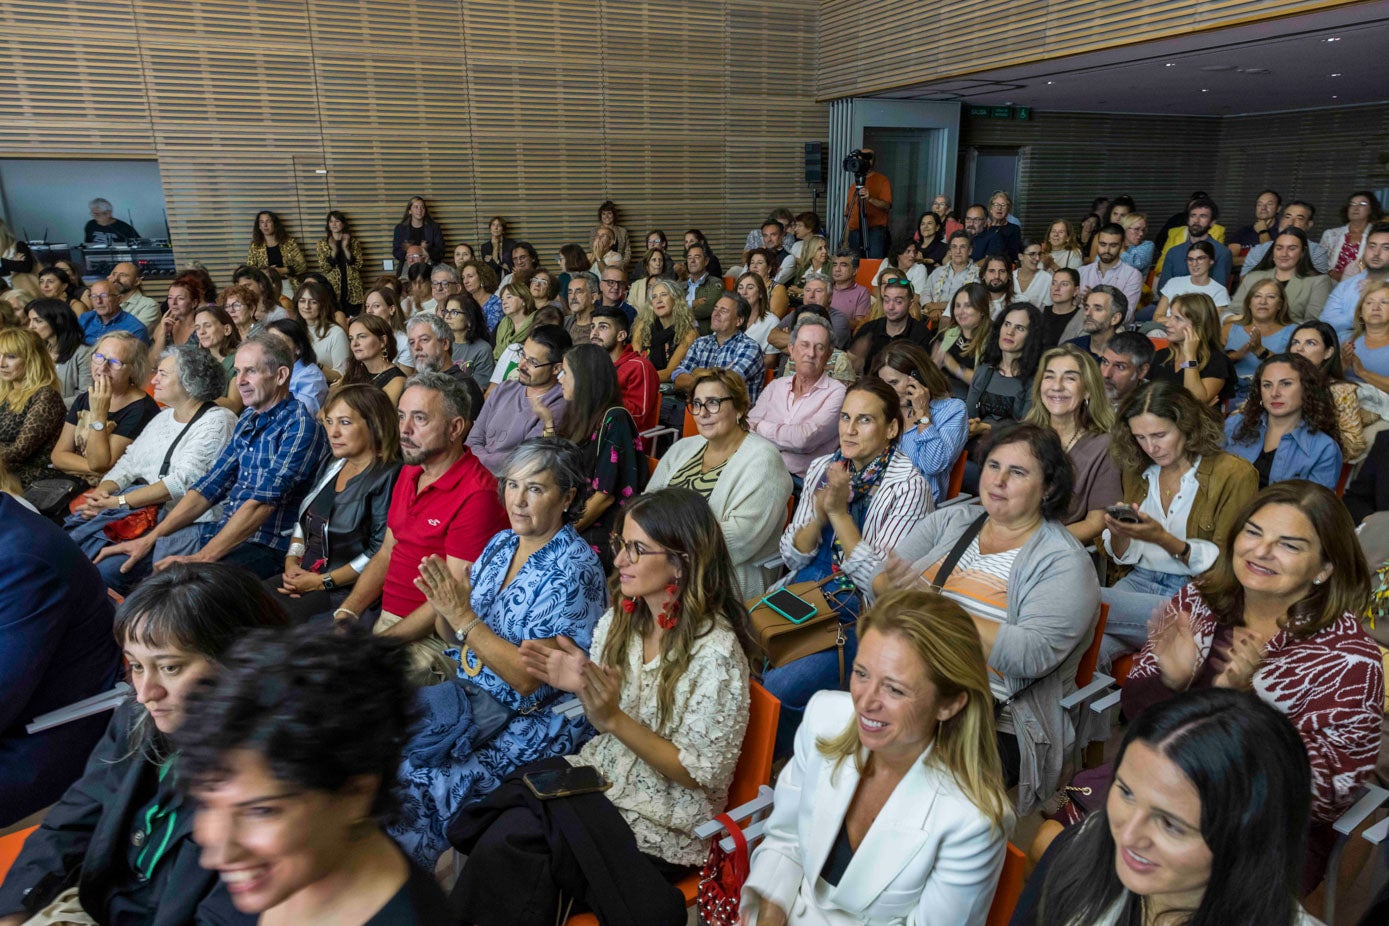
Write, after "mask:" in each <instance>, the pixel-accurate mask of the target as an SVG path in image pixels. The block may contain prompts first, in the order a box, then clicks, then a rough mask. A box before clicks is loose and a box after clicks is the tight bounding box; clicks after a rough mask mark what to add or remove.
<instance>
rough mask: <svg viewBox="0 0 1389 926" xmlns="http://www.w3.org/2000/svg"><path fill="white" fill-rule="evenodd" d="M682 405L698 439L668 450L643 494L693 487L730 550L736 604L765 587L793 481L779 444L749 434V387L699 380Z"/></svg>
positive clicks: (723, 375) (723, 378) (718, 373)
mask: <svg viewBox="0 0 1389 926" xmlns="http://www.w3.org/2000/svg"><path fill="white" fill-rule="evenodd" d="M687 407H688V408H689V410H690V416H691V417H692V418H694V421H695V427H696V429H697V430H698V432H699V433H697V434H694V435H692V436H690V437H686V438H683V439H681V440H678V441H676V442H675V444H674V445H672V446H671V448H670V449H669V450H667V451H666V453H665V456H663V457H661V462H660V464H659V465H658V466H657V467H656V471H655V472H654V473H652V474H651V481H650V482H649V483H648V484H647V486H646V489H647V491H648V492H655V491H656V490H658V489H662V488H665V487H666V486H675V487H677V488H681V489H691V490H693V491H695V492H698V493H699V494H700V496H702V497H703V498H704V499H705V500H706V501H707V502H708V503H709V507H710V508H711V509H712V510H713V512H714V517H715V518H716V519H718V522H719V527H720V528H721V529H722V531H723V536H724V540H725V542H726V543H727V544H728V554H729V557H730V558H731V559H732V561H733V574H734V578H735V580H736V581H737V583H738V588H739V590H740V598H741V599H742V600H747V599H749V598H754V597H756V596H758V595H761V594H762V593H763V592H764V591H766V588H767V578H766V575H765V574H764V572H763V569H762V566H761V564H762V563H764V562H766V561H767V559H768V558H769V557H772V556H774V555H776V552H777V544H778V539H779V538H780V536H781V531H782V527H783V525H784V523H785V519H786V502H787V500H788V499H790V497H791V490H792V485H791V476H790V474H789V473H788V472H787V471H786V464H785V463H784V462H782V459H781V452H780V451H778V450H777V448H776V446H775V445H773V444H772V443H771V442H770V441H768V440H766V439H765V438H763V437H761V436H759V435H757V434H753V433H750V432H749V430H748V412H749V410H750V403H749V401H748V387H747V383H746V382H745V381H744V380H743V378H742V377H741V376H739V375H738V374H737V373H734V372H732V371H729V370H705V371H703V372H701V373H699V374H697V375H696V376H695V379H694V385H693V386H692V387H691V389H690V401H689V403H688V406H687Z"/></svg>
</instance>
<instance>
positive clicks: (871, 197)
mask: <svg viewBox="0 0 1389 926" xmlns="http://www.w3.org/2000/svg"><path fill="white" fill-rule="evenodd" d="M844 169H845V170H847V171H849V172H850V173H852V174H854V182H853V183H851V184H850V185H849V190H848V193H847V194H846V197H845V205H844V217H845V219H846V220H847V222H848V226H847V227H848V231H849V234H848V244H849V247H851V248H855V249H857V250H859V251H860V252H862V253H863V255H864V256H865V257H870V258H880V257H886V256H887V220H888V214H889V213H890V212H891V211H892V184H891V183H889V182H888V179H887V177H885V176H884V175H882V174H880V173H878V172H877V171H876V170H874V169H873V149H872V148H862V149H860V150H858V151H855V152H853V153H852V154H850V155H849V156H848V157H846V158H845V159H844ZM860 206H862V209H860ZM860 212H862V213H863V218H864V219H865V220H866V223H867V225H868V244H867V248H866V250H865V248H864V240H863V232H862V231H861V230H860V228H859V214H860Z"/></svg>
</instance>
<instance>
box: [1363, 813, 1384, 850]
mask: <svg viewBox="0 0 1389 926" xmlns="http://www.w3.org/2000/svg"><path fill="white" fill-rule="evenodd" d="M1364 836H1365V838H1366V839H1368V840H1369V841H1370V842H1372V843H1374V844H1375V845H1379V844H1380V843H1382V842H1384V840H1385V838H1386V837H1389V817H1385V818H1384V819H1383V820H1380V821H1379V822H1378V823H1376V824H1375V825H1374V826H1372V827H1370V828H1369V829H1367V830H1365V833H1364Z"/></svg>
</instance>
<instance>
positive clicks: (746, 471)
mask: <svg viewBox="0 0 1389 926" xmlns="http://www.w3.org/2000/svg"><path fill="white" fill-rule="evenodd" d="M748 441H757V444H756V445H754V446H751V447H749V446H748V443H747V442H748ZM658 469H659V467H658ZM724 480H728V486H727V487H726V488H725V486H724V484H723V483H724ZM714 494H715V495H724V504H723V505H721V506H720V507H719V508H718V509H716V510H715V511H714V514H715V515H716V516H717V517H718V519H719V525H720V526H721V527H722V528H723V536H724V540H725V541H726V542H727V544H728V555H729V558H730V559H732V560H733V562H734V563H735V564H736V563H744V562H747V561H748V560H749V559H751V558H752V557H754V556H756V555H757V553H758V552H759V551H760V550H761V549H762V548H763V547H764V546H765V545H766V544H767V543H768V542H769V541H770V540H771V538H772V537H774V536H776V534H777V531H778V529H779V528H780V527H781V526H782V524H784V523H785V521H786V500H787V499H789V498H790V497H791V474H790V473H788V472H787V471H786V464H785V463H783V462H782V460H781V454H780V453H778V452H777V449H776V448H775V447H773V446H772V445H771V444H770V443H768V442H765V441H764V440H763V439H762V438H760V437H758V436H757V435H755V434H749V435H748V436H747V437H746V438H745V439H744V443H743V446H742V447H740V448H738V452H737V453H735V454H733V458H732V459H730V460H729V461H728V467H727V468H726V469H725V470H724V472H723V475H722V476H720V478H719V485H718V487H717V488H716V489H715V490H714ZM710 500H711V501H712V500H713V499H712V498H711V499H710Z"/></svg>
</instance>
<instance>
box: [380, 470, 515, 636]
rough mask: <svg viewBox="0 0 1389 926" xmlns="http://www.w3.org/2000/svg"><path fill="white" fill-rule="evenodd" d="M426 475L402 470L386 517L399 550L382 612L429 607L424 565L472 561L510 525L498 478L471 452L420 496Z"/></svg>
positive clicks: (404, 612) (393, 554)
mask: <svg viewBox="0 0 1389 926" xmlns="http://www.w3.org/2000/svg"><path fill="white" fill-rule="evenodd" d="M422 472H423V469H422V468H421V467H418V466H402V467H401V468H400V477H399V478H398V479H396V483H395V492H394V494H393V495H392V496H391V510H390V513H389V514H387V516H386V526H387V527H389V528H390V529H391V534H392V535H393V536H394V537H395V549H393V550H392V551H391V563H390V566H388V567H387V569H386V583H385V586H384V587H383V588H382V590H381V607H382V609H383V610H385V611H387V612H389V613H391V614H397V615H399V616H401V617H404V616H406V615H407V614H409V613H410V612H411V611H413V610H415V609H416V608H418V607H419V606H420V605H422V604H424V595H423V594H421V593H420V590H419V589H417V588H415V579H416V578H418V577H419V574H420V560H422V559H424V558H425V557H426V556H429V555H431V554H438V555H440V556H452V557H455V558H457V559H466V560H468V561H470V562H471V561H473V560H475V559H477V558H478V557H479V556H481V555H482V548H483V547H485V546H486V545H487V541H489V540H491V539H492V537H493V535H494V534H496V533H497V532H498V531H500V530H504V529H505V528H507V527H509V526H510V525H509V523H508V521H507V517H506V511H505V510H504V509H503V508H502V503H501V501H499V500H498V498H497V477H495V476H493V475H492V474H491V473H490V472H488V471H487V467H485V466H483V465H482V463H481V462H479V460H478V458H477V457H476V456H474V455H473V452H472V451H471V450H469V449H468V448H466V447H464V448H463V456H461V457H459V458H458V461H457V462H456V463H454V464H453V465H452V466H450V467H449V469H448V472H446V473H444V475H442V476H440V477H439V478H438V479H436V480H435V481H434V482H432V483H430V484H429V485H428V486H426V487H425V489H424V491H423V492H420V491H418V486H419V482H420V473H422Z"/></svg>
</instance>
